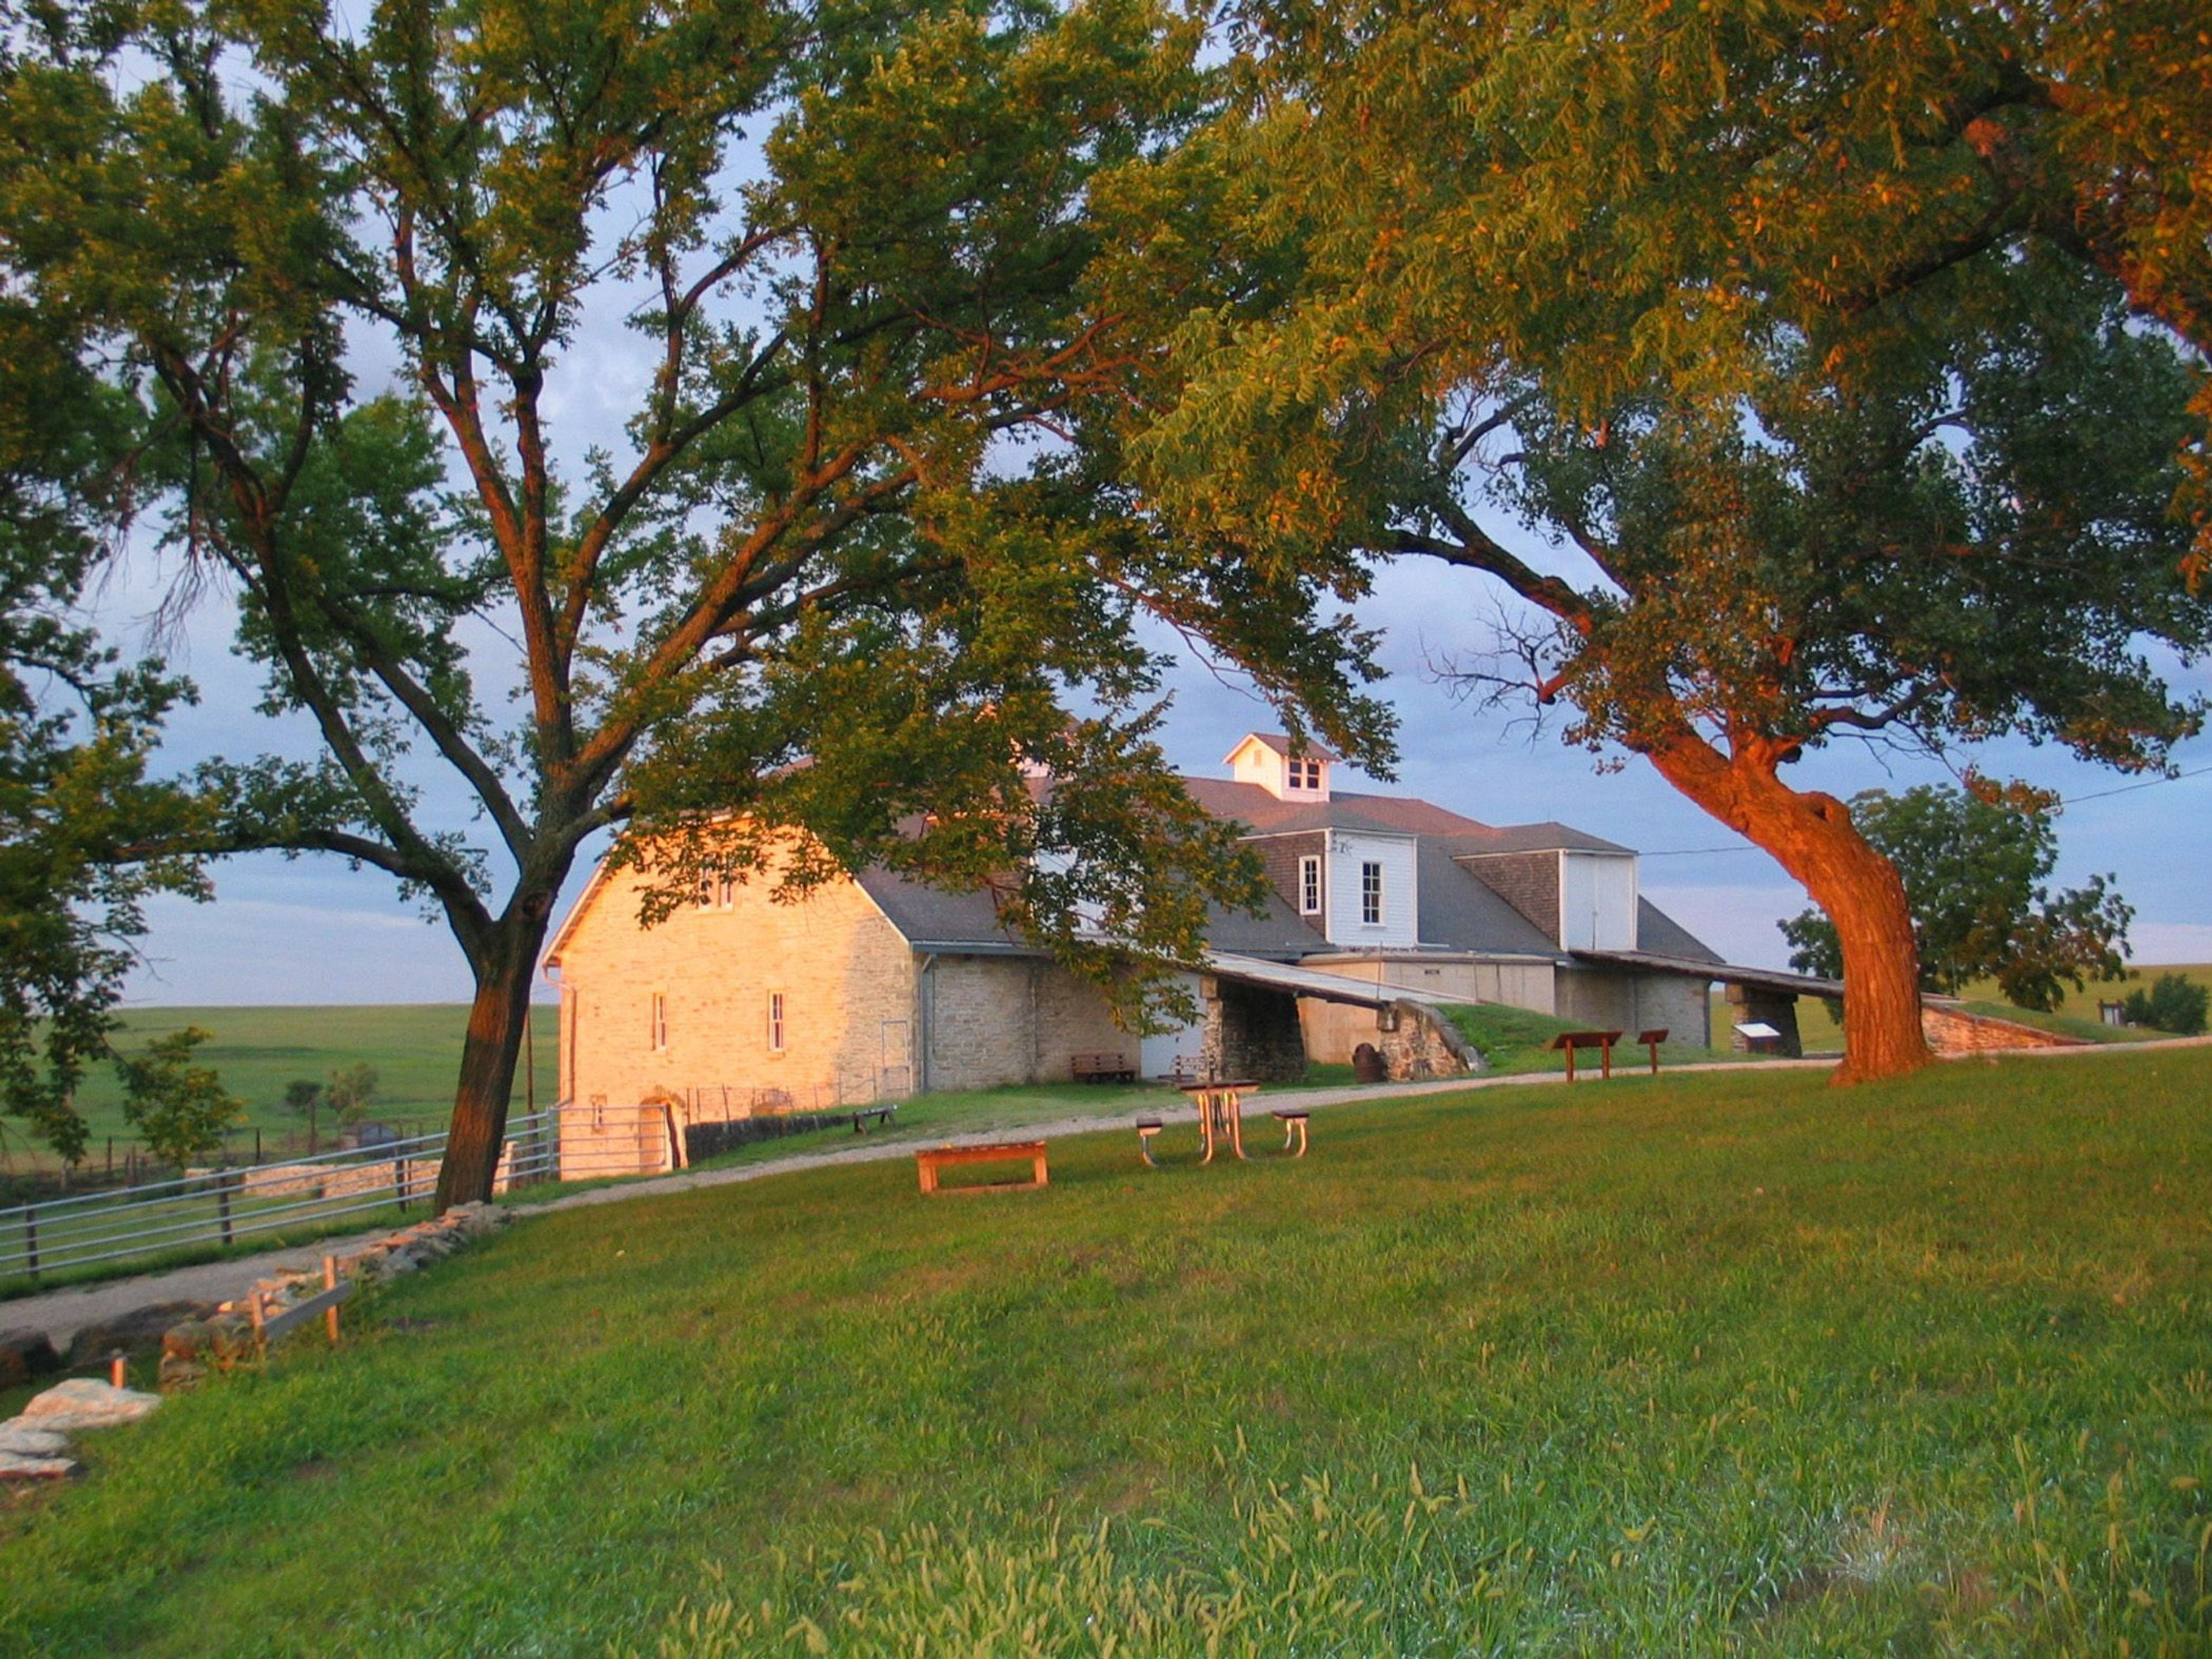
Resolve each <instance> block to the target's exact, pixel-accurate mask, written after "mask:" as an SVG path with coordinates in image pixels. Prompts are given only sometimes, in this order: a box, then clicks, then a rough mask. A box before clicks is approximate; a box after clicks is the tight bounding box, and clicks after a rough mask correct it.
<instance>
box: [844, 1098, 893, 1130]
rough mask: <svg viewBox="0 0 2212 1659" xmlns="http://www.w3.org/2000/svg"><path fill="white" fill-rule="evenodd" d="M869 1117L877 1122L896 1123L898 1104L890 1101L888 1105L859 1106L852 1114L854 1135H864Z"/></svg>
mask: <svg viewBox="0 0 2212 1659" xmlns="http://www.w3.org/2000/svg"><path fill="white" fill-rule="evenodd" d="M871 1118H872V1119H873V1120H874V1121H876V1122H877V1123H878V1124H884V1123H896V1122H897V1121H898V1104H897V1103H896V1102H893V1103H891V1104H890V1105H889V1106H863V1107H861V1108H860V1110H859V1111H857V1112H855V1113H854V1114H853V1133H854V1134H856V1135H864V1134H866V1133H867V1132H868V1120H869V1119H871Z"/></svg>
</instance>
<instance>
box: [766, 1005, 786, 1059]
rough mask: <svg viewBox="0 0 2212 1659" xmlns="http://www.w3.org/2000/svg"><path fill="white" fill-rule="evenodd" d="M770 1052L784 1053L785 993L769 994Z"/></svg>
mask: <svg viewBox="0 0 2212 1659" xmlns="http://www.w3.org/2000/svg"><path fill="white" fill-rule="evenodd" d="M768 1051H769V1053H770V1054H781V1053H782V1052H783V993H782V992H781V991H770V992H769V994H768Z"/></svg>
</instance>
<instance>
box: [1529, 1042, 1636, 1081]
mask: <svg viewBox="0 0 2212 1659" xmlns="http://www.w3.org/2000/svg"><path fill="white" fill-rule="evenodd" d="M1616 1042H1620V1032H1618V1031H1562V1032H1560V1033H1559V1036H1555V1037H1553V1039H1552V1040H1551V1042H1548V1043H1547V1044H1546V1045H1545V1047H1547V1048H1550V1049H1551V1050H1552V1051H1553V1053H1555V1054H1559V1053H1564V1054H1565V1055H1566V1057H1567V1081H1568V1082H1570V1083H1572V1082H1573V1081H1574V1080H1575V1051H1576V1050H1577V1048H1595V1049H1596V1050H1597V1051H1598V1054H1599V1056H1600V1061H1599V1063H1600V1064H1601V1066H1603V1068H1604V1075H1606V1076H1607V1077H1611V1076H1612V1075H1613V1044H1614V1043H1616Z"/></svg>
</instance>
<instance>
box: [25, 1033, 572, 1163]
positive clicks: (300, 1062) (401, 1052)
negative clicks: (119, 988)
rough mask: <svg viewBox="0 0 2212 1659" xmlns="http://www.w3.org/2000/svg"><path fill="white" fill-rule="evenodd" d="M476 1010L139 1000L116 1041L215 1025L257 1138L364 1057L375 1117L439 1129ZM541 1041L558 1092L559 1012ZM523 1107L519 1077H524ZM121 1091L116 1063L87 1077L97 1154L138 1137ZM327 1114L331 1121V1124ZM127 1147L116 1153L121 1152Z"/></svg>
mask: <svg viewBox="0 0 2212 1659" xmlns="http://www.w3.org/2000/svg"><path fill="white" fill-rule="evenodd" d="M468 1019H469V1011H468V1009H467V1008H466V1007H465V1006H463V1005H461V1004H458V1003H419V1004H405V1005H391V1004H362V1005H354V1006H337V1007H265V1008H231V1007H220V1008H132V1009H127V1010H125V1011H124V1014H123V1030H121V1031H120V1032H118V1034H117V1036H116V1038H115V1042H116V1046H117V1047H118V1048H121V1049H123V1050H124V1051H125V1053H131V1052H134V1051H136V1050H137V1049H139V1048H143V1047H144V1046H145V1044H146V1042H147V1041H148V1040H149V1038H151V1037H155V1036H161V1035H162V1034H163V1033H164V1032H168V1031H173V1030H179V1028H181V1027H183V1026H186V1025H198V1026H201V1027H203V1028H204V1029H205V1030H210V1031H212V1032H213V1033H215V1041H213V1042H210V1043H208V1044H207V1045H206V1046H205V1047H204V1048H202V1049H201V1050H200V1051H199V1053H200V1058H201V1060H203V1061H204V1063H205V1064H208V1065H210V1066H214V1067H215V1068H216V1070H217V1071H218V1072H220V1073H222V1080H223V1085H224V1087H226V1088H227V1089H228V1090H229V1091H230V1092H231V1093H232V1094H234V1095H235V1096H237V1097H239V1098H240V1100H242V1101H243V1102H244V1103H246V1130H245V1133H244V1135H243V1139H246V1140H250V1139H252V1130H253V1129H254V1128H255V1127H258V1128H259V1129H260V1130H261V1132H262V1133H263V1135H264V1137H266V1138H269V1139H270V1141H271V1144H274V1142H275V1140H276V1139H278V1138H281V1137H283V1135H285V1134H287V1133H293V1132H295V1131H299V1130H302V1129H304V1127H305V1123H304V1121H303V1120H301V1119H300V1118H296V1117H294V1116H293V1115H291V1114H290V1113H289V1112H287V1111H286V1110H285V1109H284V1106H283V1101H284V1085H286V1084H287V1083H289V1082H291V1081H292V1080H293V1079H295V1078H309V1079H313V1080H315V1081H317V1082H322V1081H325V1080H326V1079H328V1078H329V1076H330V1074H331V1072H332V1071H334V1070H336V1069H337V1067H339V1066H350V1065H353V1064H356V1062H361V1061H366V1062H367V1063H368V1064H369V1065H371V1066H375V1067H376V1069H377V1074H378V1078H379V1084H378V1089H377V1095H376V1099H375V1101H374V1105H373V1106H372V1109H371V1110H372V1113H373V1115H375V1116H377V1117H381V1118H387V1119H391V1120H392V1121H398V1122H414V1121H420V1122H422V1123H423V1124H424V1125H425V1127H435V1126H436V1125H437V1124H440V1123H442V1122H443V1121H445V1118H446V1115H447V1113H448V1112H449V1111H451V1110H452V1109H453V1079H454V1077H455V1075H456V1074H457V1073H459V1070H460V1064H461V1039H462V1037H463V1036H464V1034H465V1032H466V1031H467V1029H468ZM558 1024H559V1015H558V1012H557V1011H556V1010H555V1009H553V1008H551V1007H550V1006H542V1007H539V1008H537V1009H535V1010H533V1011H532V1025H533V1027H534V1029H535V1031H536V1035H537V1042H538V1067H539V1070H538V1098H539V1100H540V1101H541V1102H550V1101H551V1100H552V1099H553V1097H554V1079H553V1065H554V1060H555V1056H556V1048H555V1044H556V1042H557V1040H558V1035H559V1033H558V1030H557V1027H558ZM515 1086H516V1091H517V1094H516V1101H517V1109H520V1098H521V1096H520V1089H521V1083H520V1076H519V1075H518V1079H517V1082H516V1085H515ZM122 1098H123V1097H122V1091H121V1089H120V1088H119V1086H118V1085H117V1083H116V1080H115V1073H114V1072H113V1070H112V1068H111V1067H108V1066H97V1067H94V1070H93V1071H92V1072H91V1073H88V1075H87V1077H86V1079H85V1082H84V1086H83V1088H82V1091H80V1093H79V1095H78V1104H79V1106H80V1107H81V1108H82V1110H83V1112H84V1115H85V1118H86V1121H88V1123H89V1124H90V1125H91V1127H92V1133H93V1156H94V1159H95V1160H97V1159H99V1158H101V1157H102V1156H103V1155H104V1152H105V1146H106V1138H107V1137H108V1136H110V1135H112V1136H114V1137H115V1138H116V1140H117V1143H118V1146H120V1145H121V1144H123V1143H124V1142H125V1141H128V1140H132V1139H134V1131H133V1130H132V1129H131V1126H130V1125H129V1124H128V1123H126V1122H125V1121H124V1120H123V1110H122ZM0 1126H5V1128H6V1134H7V1138H6V1146H7V1147H8V1149H9V1152H11V1154H12V1155H13V1157H14V1158H15V1162H16V1163H17V1164H22V1163H24V1162H26V1161H27V1154H28V1149H27V1146H26V1145H25V1143H24V1141H23V1139H22V1131H21V1127H20V1126H18V1125H15V1124H14V1123H12V1122H11V1121H9V1120H7V1119H4V1118H0ZM324 1127H325V1131H327V1129H328V1127H329V1125H328V1119H327V1116H325V1121H324ZM119 1156H120V1154H119V1153H118V1157H119Z"/></svg>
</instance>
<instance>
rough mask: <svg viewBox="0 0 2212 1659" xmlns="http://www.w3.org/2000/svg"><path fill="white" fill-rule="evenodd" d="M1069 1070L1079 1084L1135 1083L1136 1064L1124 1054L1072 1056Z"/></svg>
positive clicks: (1069, 1060)
mask: <svg viewBox="0 0 2212 1659" xmlns="http://www.w3.org/2000/svg"><path fill="white" fill-rule="evenodd" d="M1067 1065H1068V1069H1069V1070H1070V1071H1071V1072H1072V1073H1074V1076H1075V1080H1076V1081H1077V1082H1078V1083H1134V1082H1135V1081H1136V1080H1137V1067H1136V1063H1135V1062H1134V1061H1133V1060H1131V1059H1130V1058H1129V1057H1128V1055H1127V1054H1071V1055H1070V1056H1069V1057H1068V1061H1067Z"/></svg>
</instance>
